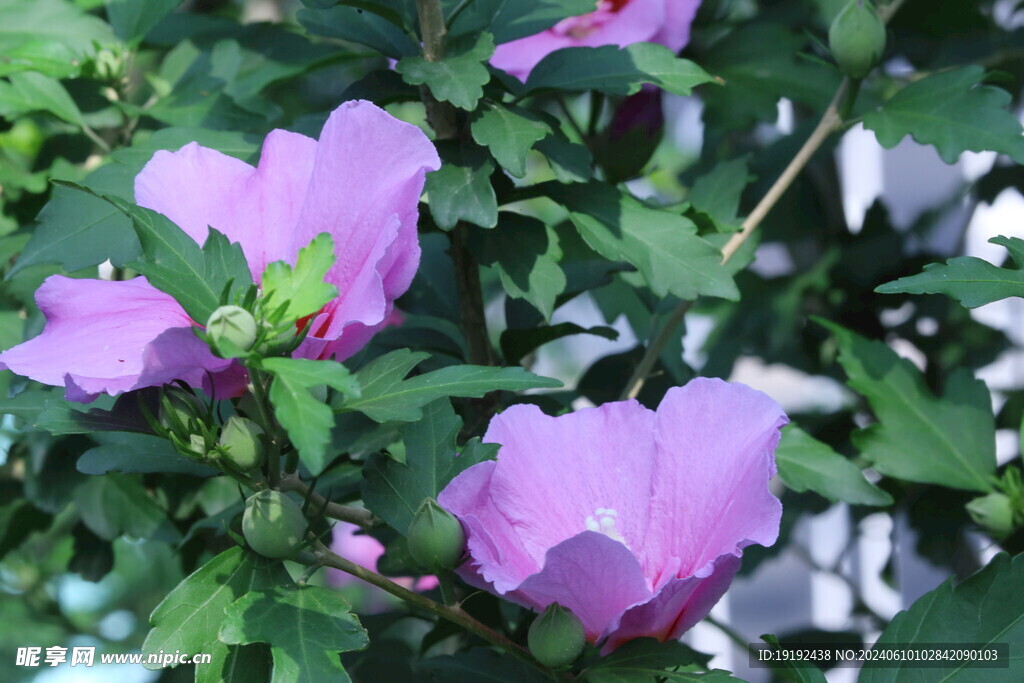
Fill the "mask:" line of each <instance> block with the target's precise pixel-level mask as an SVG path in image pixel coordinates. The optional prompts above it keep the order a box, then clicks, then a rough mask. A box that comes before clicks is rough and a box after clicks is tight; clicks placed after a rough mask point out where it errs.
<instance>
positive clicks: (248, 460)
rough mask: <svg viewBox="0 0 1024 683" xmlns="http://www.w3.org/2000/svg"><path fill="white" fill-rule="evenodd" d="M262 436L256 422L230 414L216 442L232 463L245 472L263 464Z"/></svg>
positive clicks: (261, 431)
mask: <svg viewBox="0 0 1024 683" xmlns="http://www.w3.org/2000/svg"><path fill="white" fill-rule="evenodd" d="M262 437H263V430H262V429H261V428H260V426H259V425H258V424H256V423H255V422H253V421H252V420H249V419H247V418H244V417H240V416H238V415H232V416H231V417H229V418H228V421H227V422H226V423H224V428H223V429H221V431H220V439H219V440H218V441H217V443H218V444H219V445H220V447H221V448H222V449H223V452H224V454H225V457H226V458H227V460H228V461H229V462H230V463H231V464H232V465H234V466H235V467H237V468H238V469H240V470H242V471H243V472H247V471H249V470H254V469H256V468H257V467H259V466H260V465H262V464H263V457H264V448H263V438H262Z"/></svg>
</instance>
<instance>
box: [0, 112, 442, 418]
mask: <svg viewBox="0 0 1024 683" xmlns="http://www.w3.org/2000/svg"><path fill="white" fill-rule="evenodd" d="M439 166H440V160H439V159H438V156H437V152H436V151H435V149H434V146H433V145H432V144H431V143H430V141H429V140H428V139H427V137H426V136H425V135H424V134H423V133H422V132H421V131H420V130H419V129H418V128H417V127H416V126H413V125H411V124H408V123H403V122H401V121H399V120H397V119H395V118H394V117H392V116H391V115H390V114H388V113H386V112H385V111H384V110H382V109H380V108H378V107H377V106H376V105H374V104H372V103H370V102H362V101H353V102H346V103H344V104H342V105H341V106H340V107H338V109H336V110H335V111H334V112H333V113H332V114H331V116H330V118H329V119H328V121H327V123H326V124H325V125H324V128H323V131H322V133H321V135H320V140H319V142H318V141H316V140H313V139H311V138H308V137H306V136H304V135H299V134H297V133H290V132H287V131H284V130H275V131H273V132H271V133H270V134H269V135H268V136H267V138H266V140H265V141H264V143H263V150H262V152H261V156H260V161H259V165H258V166H257V167H255V168H254V167H252V166H250V165H249V164H246V163H245V162H243V161H239V160H238V159H235V158H233V157H229V156H226V155H224V154H221V153H220V152H217V151H214V150H212V149H207V148H205V147H201V146H200V145H198V144H196V143H190V144H188V145H185V146H184V147H182V148H181V149H180V150H178V151H177V152H163V151H162V152H157V153H156V154H155V155H154V156H153V158H152V159H151V160H150V161H149V163H148V164H146V166H145V168H143V169H142V172H141V173H139V175H138V176H137V177H136V179H135V199H136V201H137V202H138V203H139V205H141V206H144V207H147V208H150V209H153V210H155V211H158V212H160V213H162V214H164V215H165V216H167V217H168V218H169V219H171V220H172V221H174V222H175V223H176V224H177V225H178V226H179V227H180V228H181V229H182V230H184V231H185V232H186V233H188V234H189V236H191V237H192V238H193V239H195V240H196V241H197V242H198V243H200V244H202V243H203V242H204V241H205V239H206V236H207V232H208V226H210V227H213V228H215V229H217V230H219V231H220V232H222V233H224V234H225V235H227V237H228V238H229V239H230V240H231V241H233V242H238V243H239V244H241V246H242V250H243V251H244V252H245V256H246V258H247V259H248V262H249V268H250V270H251V271H252V275H253V278H254V279H255V280H256V281H257V282H258V281H259V277H260V276H261V275H262V274H263V270H264V268H265V267H266V265H267V264H268V263H271V262H273V261H278V260H284V261H287V262H289V263H291V264H294V263H295V258H296V256H297V254H298V250H299V249H300V248H302V247H304V246H306V245H307V244H308V243H309V242H310V240H311V239H312V238H313V237H315V236H316V235H318V234H319V233H322V232H328V233H330V234H331V236H332V237H333V238H334V244H335V254H336V261H335V263H334V266H333V267H332V268H331V270H330V271H329V272H328V274H327V281H328V282H330V283H332V284H334V285H336V286H337V288H338V292H339V295H338V297H337V298H336V299H334V300H333V301H332V302H330V303H329V304H327V306H325V307H324V309H323V310H322V311H320V313H319V314H318V315H317V316H316V317H315V318H314V319H313V320H312V321H310V323H309V324H310V325H311V327H310V331H309V334H308V336H307V338H306V340H305V341H304V342H303V344H302V346H300V347H299V349H298V350H297V351H296V355H299V356H302V357H306V358H329V357H331V356H334V357H336V358H338V359H339V360H341V359H344V358H347V357H348V356H350V355H352V354H353V353H355V352H356V351H358V350H359V349H360V348H362V346H363V345H364V344H366V342H367V341H368V340H369V339H370V337H371V336H373V334H374V333H375V332H376V331H377V330H378V329H380V328H381V327H382V326H383V325H385V324H387V322H388V320H389V316H391V314H392V311H393V302H394V300H395V299H396V298H397V297H399V296H401V295H402V294H403V293H404V292H405V291H406V290H407V289H408V288H409V285H410V284H411V282H412V278H413V275H414V274H415V273H416V268H417V267H418V265H419V259H420V247H419V240H418V237H417V233H416V221H417V207H418V202H419V197H420V194H421V193H422V191H423V183H424V175H425V174H426V172H427V171H432V170H436V169H437V168H438V167H439ZM36 302H37V303H38V305H39V308H40V309H41V310H42V312H43V314H44V315H45V316H46V320H47V323H46V328H45V329H44V330H43V332H42V334H40V335H39V336H38V337H35V338H33V339H30V340H29V341H27V342H25V343H23V344H20V345H18V346H15V347H14V348H12V349H9V350H7V351H5V352H4V353H2V354H0V369H4V368H6V369H10V370H13V371H14V372H16V373H18V374H20V375H25V376H27V377H30V378H32V379H34V380H36V381H38V382H42V383H44V384H51V385H55V386H65V387H66V389H67V396H68V398H69V399H72V400H77V401H88V400H92V399H93V398H95V396H96V395H97V394H101V393H106V394H119V393H121V392H125V391H131V390H133V389H140V388H142V387H148V386H158V385H161V384H165V383H168V382H170V381H173V380H176V379H178V380H184V381H186V382H189V383H190V384H193V385H197V386H198V385H202V384H206V383H207V381H206V380H207V378H208V377H209V375H210V374H212V375H213V377H214V385H215V386H214V387H212V389H213V390H215V391H216V392H217V393H218V394H219V395H221V396H223V395H233V394H237V393H240V392H241V391H242V387H244V383H243V382H240V381H239V378H240V374H241V373H240V372H239V369H238V367H237V366H234V365H233V364H232V362H231V361H227V360H223V359H220V358H217V357H215V356H214V355H213V354H211V353H210V351H209V349H208V348H207V347H206V344H204V343H203V342H201V341H200V340H199V339H197V338H196V337H195V335H194V334H193V333H192V330H191V328H192V327H194V326H195V325H197V324H205V322H206V321H205V320H201V321H194V320H191V319H189V317H188V315H187V314H186V313H185V311H184V310H183V309H182V308H181V307H180V306H179V305H178V304H177V302H175V301H174V299H172V298H171V297H170V296H168V295H166V294H164V293H162V292H160V291H158V290H156V289H155V288H153V287H152V286H151V285H150V284H149V283H148V282H146V279H145V278H143V277H139V278H136V279H134V280H130V281H127V282H108V281H99V280H74V279H70V278H66V277H63V276H59V275H54V276H51V277H50V278H47V280H46V281H45V282H44V283H43V284H42V286H41V287H40V288H39V291H38V292H37V293H36ZM207 388H211V387H207Z"/></svg>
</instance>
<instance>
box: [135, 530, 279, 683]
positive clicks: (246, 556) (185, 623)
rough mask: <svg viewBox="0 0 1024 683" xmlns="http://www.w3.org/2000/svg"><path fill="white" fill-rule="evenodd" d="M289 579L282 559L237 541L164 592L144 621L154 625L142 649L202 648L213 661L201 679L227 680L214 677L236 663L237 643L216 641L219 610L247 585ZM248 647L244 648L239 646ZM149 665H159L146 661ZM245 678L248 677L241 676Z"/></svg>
mask: <svg viewBox="0 0 1024 683" xmlns="http://www.w3.org/2000/svg"><path fill="white" fill-rule="evenodd" d="M290 581H291V577H290V576H289V575H288V572H287V570H285V568H284V565H282V564H281V563H280V562H278V561H276V560H269V559H267V558H264V557H260V556H259V555H257V554H256V553H253V552H251V551H248V550H245V549H243V548H240V547H237V546H236V547H234V548H230V549H228V550H225V551H224V552H222V553H221V554H220V555H217V556H216V557H215V558H213V559H212V560H210V561H209V562H207V563H206V564H204V565H203V566H202V567H200V568H199V569H198V570H196V571H195V572H194V573H192V574H191V575H189V576H188V577H186V578H185V579H184V580H183V581H182V582H181V583H179V584H178V585H177V587H175V589H174V590H172V591H171V592H170V593H168V595H167V597H165V598H164V599H163V600H162V601H161V602H160V604H159V605H157V606H156V609H154V610H153V614H152V615H151V616H150V617H149V623H150V624H151V625H152V626H153V629H152V630H151V631H150V632H149V635H147V636H146V642H145V643H143V644H142V651H143V653H145V654H150V653H155V652H159V651H161V650H162V651H163V652H174V651H175V650H180V651H181V652H203V653H208V654H211V655H213V662H214V663H215V664H209V665H207V667H208V668H210V669H213V670H212V671H210V672H209V673H208V674H205V673H204V675H206V676H209V678H207V679H206V680H211V681H216V680H232V679H230V678H218V677H217V676H218V675H219V674H220V673H221V671H222V669H220V668H215V665H216V666H217V667H222V666H236V665H237V663H238V662H237V657H236V656H235V655H232V654H231V653H232V652H233V651H237V649H238V648H237V646H228V645H225V644H224V643H223V642H221V641H220V640H219V639H218V637H217V634H218V632H219V631H220V626H221V623H222V622H223V621H224V610H225V609H227V608H228V606H229V605H231V604H232V603H233V602H235V600H237V599H238V598H240V597H242V596H243V595H246V594H247V593H249V592H250V591H255V590H261V589H263V588H270V587H273V586H276V585H279V584H282V583H287V582H290ZM244 649H248V648H244ZM147 666H148V668H154V669H155V668H160V667H158V666H157V665H147ZM246 680H250V679H246Z"/></svg>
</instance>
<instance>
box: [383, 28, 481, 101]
mask: <svg viewBox="0 0 1024 683" xmlns="http://www.w3.org/2000/svg"><path fill="white" fill-rule="evenodd" d="M493 54H494V37H493V36H492V35H491V34H490V33H481V34H480V35H479V36H478V37H477V39H476V43H474V44H473V46H472V47H470V48H468V49H466V50H463V51H461V52H460V51H456V52H455V54H454V55H452V56H450V57H445V58H444V59H441V60H438V61H436V62H432V61H429V60H428V59H426V58H424V57H418V56H411V57H403V58H402V59H400V60H398V64H397V65H396V66H395V70H396V71H398V73H400V74H402V78H403V79H405V81H406V83H411V84H412V85H426V86H427V87H428V88H430V92H431V94H432V95H433V96H434V97H436V98H437V99H438V100H441V101H442V102H451V103H452V104H453V105H455V106H456V107H458V108H459V109H465V110H466V111H472V110H473V109H475V108H476V103H477V101H478V100H479V99H480V98H481V97H483V96H484V86H485V85H487V83H488V82H489V81H490V80H491V72H490V71H488V70H487V66H486V65H485V63H486V62H487V60H488V59H490V58H491V55H493Z"/></svg>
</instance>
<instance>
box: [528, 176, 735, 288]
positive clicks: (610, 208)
mask: <svg viewBox="0 0 1024 683" xmlns="http://www.w3.org/2000/svg"><path fill="white" fill-rule="evenodd" d="M548 196H550V197H551V199H553V200H554V201H556V202H558V203H559V204H561V205H563V206H564V207H565V208H567V209H568V210H569V212H570V213H569V217H570V218H571V219H572V222H573V224H574V225H575V226H576V229H577V230H578V231H579V233H580V235H581V236H582V237H583V239H584V240H585V241H586V242H587V244H588V245H590V247H591V248H592V249H594V250H595V251H596V252H598V253H599V254H601V255H602V256H604V257H605V258H606V259H609V260H611V261H626V262H627V263H630V264H631V265H633V266H636V268H637V269H638V270H639V271H640V273H641V274H642V275H643V276H644V279H645V280H646V281H647V284H649V285H650V287H651V289H652V290H654V292H655V293H656V294H657V295H658V296H661V297H664V296H665V295H666V294H670V293H671V294H674V295H675V296H677V297H679V298H680V299H694V298H696V297H697V296H698V295H707V296H718V297H722V298H725V299H730V300H736V299H738V298H739V291H738V290H737V289H736V285H735V283H733V281H732V277H731V276H730V275H729V273H728V271H726V270H725V268H723V267H722V265H721V260H722V254H721V252H720V251H719V250H718V249H716V248H715V247H713V246H711V245H710V244H709V243H708V242H706V241H704V240H703V239H701V238H700V237H698V236H697V228H696V226H695V225H694V224H693V222H692V221H691V220H690V219H688V218H685V217H684V216H681V215H678V214H675V213H671V212H669V211H664V210H661V209H653V208H650V207H648V206H645V205H644V204H641V203H640V202H639V201H638V200H636V199H635V198H633V197H632V196H630V195H628V194H625V193H623V192H620V191H619V190H618V189H617V188H614V187H611V186H609V185H605V184H602V183H597V182H592V183H587V184H585V185H584V184H577V185H567V186H555V187H551V188H550V189H549V191H548Z"/></svg>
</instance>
